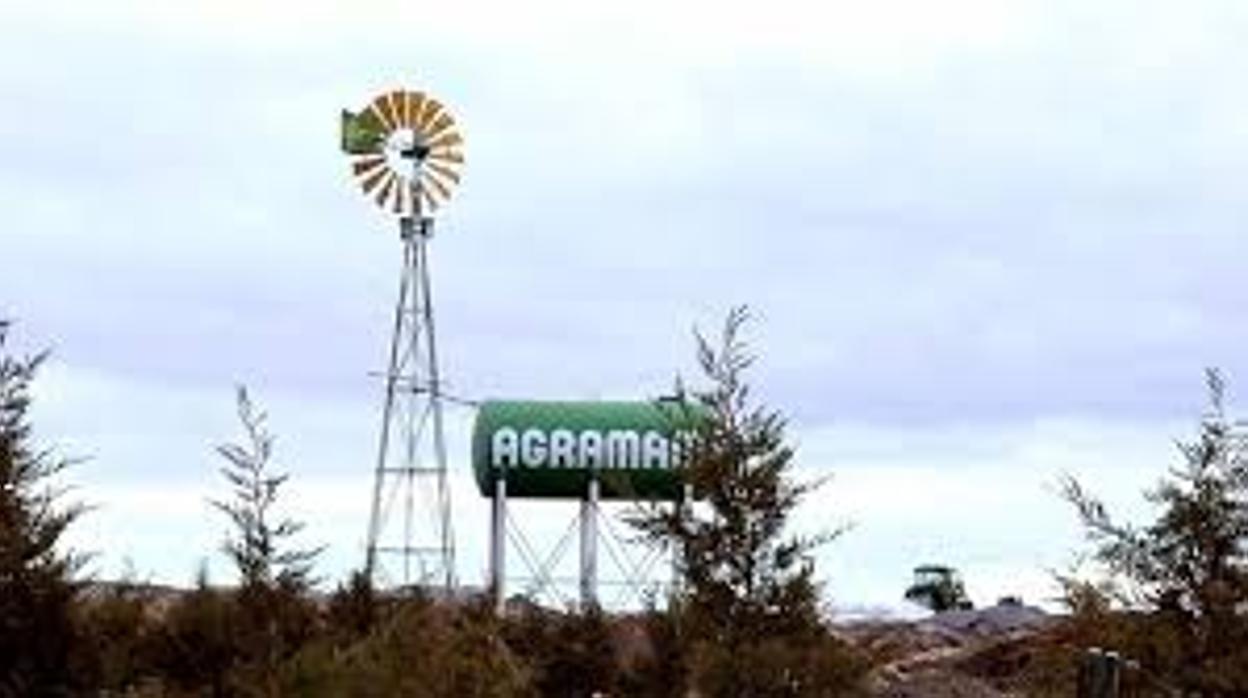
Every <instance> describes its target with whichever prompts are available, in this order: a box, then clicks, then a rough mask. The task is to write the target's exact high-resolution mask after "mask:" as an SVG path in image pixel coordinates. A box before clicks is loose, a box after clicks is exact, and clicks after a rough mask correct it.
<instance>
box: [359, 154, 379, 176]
mask: <svg viewBox="0 0 1248 698" xmlns="http://www.w3.org/2000/svg"><path fill="white" fill-rule="evenodd" d="M384 164H386V158H385V156H382V155H378V156H375V157H367V158H361V159H359V160H356V161H355V162H354V163H352V164H351V170H352V171H353V172H354V173H355V176H357V177H359V176H362V175H364V174H367V173H368V172H369V171H370V170H373V169H375V168H377V167H380V166H381V165H384Z"/></svg>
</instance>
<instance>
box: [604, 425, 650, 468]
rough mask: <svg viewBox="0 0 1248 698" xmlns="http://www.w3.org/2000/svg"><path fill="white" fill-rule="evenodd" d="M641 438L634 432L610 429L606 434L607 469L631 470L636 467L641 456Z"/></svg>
mask: <svg viewBox="0 0 1248 698" xmlns="http://www.w3.org/2000/svg"><path fill="white" fill-rule="evenodd" d="M640 450H641V437H639V436H637V432H635V431H624V430H621V429H612V430H611V431H609V432H607V463H606V466H607V467H608V468H613V469H632V468H636V467H637V461H638V460H639V456H640V455H641V454H640V453H639V451H640Z"/></svg>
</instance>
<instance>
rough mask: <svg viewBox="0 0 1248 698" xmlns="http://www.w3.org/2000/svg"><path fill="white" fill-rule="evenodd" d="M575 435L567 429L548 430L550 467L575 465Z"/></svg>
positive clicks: (571, 466)
mask: <svg viewBox="0 0 1248 698" xmlns="http://www.w3.org/2000/svg"><path fill="white" fill-rule="evenodd" d="M575 449H576V436H574V435H573V434H572V432H571V431H568V430H567V429H556V430H554V431H552V432H550V467H552V468H573V467H576V454H575Z"/></svg>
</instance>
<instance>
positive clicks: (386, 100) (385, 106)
mask: <svg viewBox="0 0 1248 698" xmlns="http://www.w3.org/2000/svg"><path fill="white" fill-rule="evenodd" d="M369 106H370V107H372V110H373V112H375V113H376V114H377V117H378V118H379V119H381V123H383V124H385V125H386V133H387V134H389V133H390V132H391V131H393V130H394V129H395V128H397V124H396V123H395V120H394V114H393V113H391V111H390V95H382V96H380V97H378V98H376V99H374V100H373V103H372V104H371V105H369Z"/></svg>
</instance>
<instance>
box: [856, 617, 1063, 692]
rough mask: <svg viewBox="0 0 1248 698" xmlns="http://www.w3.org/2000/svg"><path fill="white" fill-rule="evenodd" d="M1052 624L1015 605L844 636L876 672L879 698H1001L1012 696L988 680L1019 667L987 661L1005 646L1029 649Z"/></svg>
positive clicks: (864, 627)
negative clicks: (985, 664) (993, 664)
mask: <svg viewBox="0 0 1248 698" xmlns="http://www.w3.org/2000/svg"><path fill="white" fill-rule="evenodd" d="M1052 623H1053V617H1052V616H1050V615H1048V614H1047V613H1045V612H1044V611H1043V610H1041V609H1039V608H1035V607H1031V606H1022V605H1012V604H1011V605H1001V606H993V607H990V608H985V609H979V610H969V611H951V612H948V613H938V614H933V615H931V616H929V617H926V618H922V619H919V620H915V621H872V620H864V621H856V622H853V623H847V624H845V625H843V626H842V627H841V628H840V631H841V633H842V635H843V636H844V637H845V638H846V639H847V640H849V641H850V642H853V643H854V644H855V645H857V646H858V647H859V648H861V649H862V650H863V651H865V652H866V654H867V656H868V657H869V658H870V660H871V663H872V664H873V666H874V667H875V669H874V670H873V672H872V676H871V683H872V689H873V691H872V692H873V693H874V694H875V695H878V696H886V697H888V698H908V697H910V696H915V697H917V696H937V697H943V696H949V697H961V696H969V697H977V698H996V697H997V696H1005V695H1009V694H1008V693H1004V692H1002V691H1000V690H998V689H997V688H995V687H994V686H993V684H992V683H990V682H989V680H988V678H989V677H991V678H994V679H995V678H998V677H999V676H1001V675H1002V674H1009V673H1011V672H1012V671H1014V670H1016V669H1017V667H996V666H991V667H985V666H982V665H983V664H984V662H985V661H987V660H985V659H984V658H985V657H995V656H999V655H1000V653H999V651H998V650H999V649H1000V648H1001V647H1003V646H1017V645H1019V644H1020V643H1023V644H1025V643H1026V642H1027V641H1028V639H1029V638H1031V637H1033V636H1035V635H1036V633H1038V632H1040V631H1041V630H1043V629H1045V628H1047V627H1050V626H1051V624H1052ZM998 669H999V670H1000V671H998ZM987 670H991V671H987Z"/></svg>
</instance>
